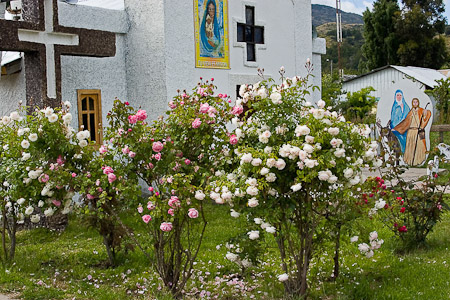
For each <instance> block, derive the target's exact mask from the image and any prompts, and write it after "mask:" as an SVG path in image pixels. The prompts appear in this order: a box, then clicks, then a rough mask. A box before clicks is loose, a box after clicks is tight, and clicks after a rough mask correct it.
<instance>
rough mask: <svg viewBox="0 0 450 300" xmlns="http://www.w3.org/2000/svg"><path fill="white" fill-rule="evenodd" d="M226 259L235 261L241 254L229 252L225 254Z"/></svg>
mask: <svg viewBox="0 0 450 300" xmlns="http://www.w3.org/2000/svg"><path fill="white" fill-rule="evenodd" d="M225 257H226V259H228V260H229V261H232V262H235V261H236V260H237V259H238V258H239V256H238V255H237V254H234V253H231V252H228V253H227V255H225Z"/></svg>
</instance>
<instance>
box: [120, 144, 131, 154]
mask: <svg viewBox="0 0 450 300" xmlns="http://www.w3.org/2000/svg"><path fill="white" fill-rule="evenodd" d="M122 153H123V154H128V153H130V148H128V146H125V147H123V148H122Z"/></svg>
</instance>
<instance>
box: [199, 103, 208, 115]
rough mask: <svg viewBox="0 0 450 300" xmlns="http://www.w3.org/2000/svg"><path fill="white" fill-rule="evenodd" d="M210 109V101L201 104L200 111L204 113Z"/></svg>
mask: <svg viewBox="0 0 450 300" xmlns="http://www.w3.org/2000/svg"><path fill="white" fill-rule="evenodd" d="M208 110H209V104H208V103H204V104H201V105H200V112H201V113H202V114H206V113H207V112H208Z"/></svg>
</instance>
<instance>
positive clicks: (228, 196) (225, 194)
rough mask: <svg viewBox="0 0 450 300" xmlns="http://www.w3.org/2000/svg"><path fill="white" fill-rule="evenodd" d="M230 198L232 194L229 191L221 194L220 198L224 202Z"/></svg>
mask: <svg viewBox="0 0 450 300" xmlns="http://www.w3.org/2000/svg"><path fill="white" fill-rule="evenodd" d="M231 197H233V194H232V193H231V192H230V191H228V192H224V193H222V196H221V198H222V199H223V200H225V201H227V200H230V199H231Z"/></svg>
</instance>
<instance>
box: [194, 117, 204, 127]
mask: <svg viewBox="0 0 450 300" xmlns="http://www.w3.org/2000/svg"><path fill="white" fill-rule="evenodd" d="M200 125H202V121H200V119H199V118H196V119H195V120H194V121H193V122H192V128H199V127H200Z"/></svg>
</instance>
